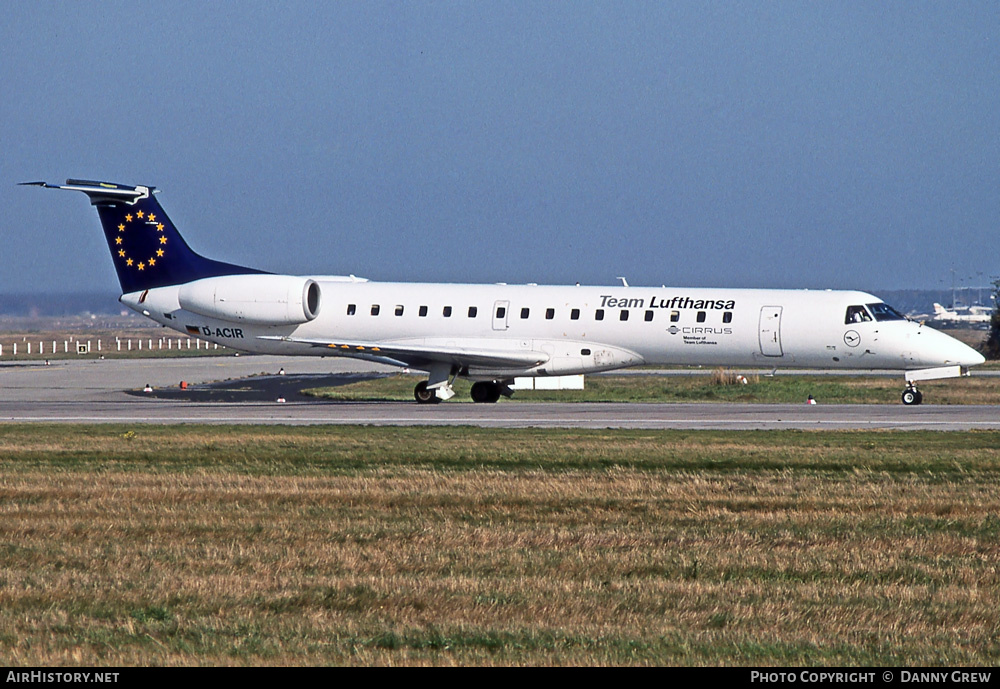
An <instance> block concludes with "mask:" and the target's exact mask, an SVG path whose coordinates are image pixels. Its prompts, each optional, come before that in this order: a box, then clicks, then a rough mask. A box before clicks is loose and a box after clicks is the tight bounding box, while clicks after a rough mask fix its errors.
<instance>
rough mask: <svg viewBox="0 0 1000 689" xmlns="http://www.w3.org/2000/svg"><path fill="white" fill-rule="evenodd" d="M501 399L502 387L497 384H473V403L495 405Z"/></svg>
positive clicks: (483, 382) (484, 382)
mask: <svg viewBox="0 0 1000 689" xmlns="http://www.w3.org/2000/svg"><path fill="white" fill-rule="evenodd" d="M499 399H500V386H499V385H497V384H496V383H487V382H486V381H479V382H478V383H473V384H472V401H473V402H487V403H493V402H496V401H497V400H499Z"/></svg>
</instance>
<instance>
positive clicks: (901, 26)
mask: <svg viewBox="0 0 1000 689" xmlns="http://www.w3.org/2000/svg"><path fill="white" fill-rule="evenodd" d="M0 46H2V48H0V94H2V96H0V152H2V155H0V208H2V214H0V236H2V237H3V252H2V256H3V259H2V263H0V291H3V292H25V291H48V292H52V291H62V290H64V289H66V288H67V287H68V288H72V289H79V290H88V291H93V290H107V291H109V292H110V291H114V290H115V289H117V280H116V278H115V276H114V270H113V268H112V264H111V260H110V257H109V256H108V253H107V247H106V245H105V244H104V240H103V237H102V235H101V232H100V229H99V225H98V223H97V216H96V213H95V212H94V211H93V210H92V209H91V208H90V207H89V205H88V203H87V200H86V198H85V197H84V196H83V195H82V194H69V193H66V192H53V191H46V190H42V189H37V188H31V187H18V186H16V183H17V182H21V181H27V180H45V181H49V182H62V181H63V180H65V179H66V178H68V177H79V178H89V179H103V180H108V181H115V182H121V183H126V184H150V185H154V186H157V187H159V188H160V189H161V190H162V193H161V194H160V196H159V199H160V202H161V203H162V204H163V206H164V208H165V209H166V211H167V212H168V213H169V214H170V216H171V218H172V219H173V220H174V222H175V223H176V224H177V225H178V227H179V228H180V229H181V231H182V233H184V235H185V237H186V239H187V240H188V242H189V243H190V244H191V245H192V246H193V248H195V250H197V251H199V252H201V253H204V254H206V255H209V256H211V257H213V258H218V259H222V260H226V261H230V262H235V263H242V264H247V265H253V266H256V267H260V268H263V269H265V270H269V271H274V272H286V273H297V274H348V273H353V274H357V275H363V276H366V277H369V278H372V279H377V280H419V281H441V282H500V281H503V282H538V283H550V284H551V283H573V282H577V281H579V282H582V283H584V284H611V283H615V282H616V280H615V278H616V276H619V275H624V276H626V277H627V278H628V279H629V282H630V283H631V284H634V285H636V284H647V285H649V284H655V285H659V284H663V283H666V284H667V285H685V286H687V285H690V286H734V287H809V288H827V287H829V288H863V289H869V290H874V291H878V290H879V289H898V288H937V287H941V286H950V284H951V279H952V270H954V271H955V275H956V280H957V282H958V283H959V284H971V283H975V282H980V281H981V282H987V281H989V280H990V279H991V278H992V277H994V276H997V275H1000V255H998V252H997V250H996V241H995V238H996V235H997V231H998V229H1000V228H998V225H1000V222H998V220H1000V81H998V79H1000V3H996V2H930V3H927V2H870V3H863V2H846V1H844V2H736V1H732V2H649V3H646V2H597V3H592V2H447V3H446V2H407V3H397V2H317V3H311V2H280V3H256V2H211V3H205V2H175V1H169V0H167V1H159V2H141V1H140V2H135V1H132V2H99V3H70V2H54V3H53V2H31V3H8V4H7V5H6V6H5V8H4V21H3V22H2V26H0Z"/></svg>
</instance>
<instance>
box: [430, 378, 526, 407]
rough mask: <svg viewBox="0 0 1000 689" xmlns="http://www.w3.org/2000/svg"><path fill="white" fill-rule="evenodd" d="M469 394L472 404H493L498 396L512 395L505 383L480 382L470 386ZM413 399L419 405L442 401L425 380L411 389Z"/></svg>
mask: <svg viewBox="0 0 1000 689" xmlns="http://www.w3.org/2000/svg"><path fill="white" fill-rule="evenodd" d="M453 394H454V393H453ZM471 394H472V401H473V402H477V403H485V404H493V403H495V402H497V401H498V400H499V399H500V395H506V396H507V397H510V396H511V394H513V393H512V392H511V390H510V388H509V387H508V386H507V384H506V383H505V382H502V381H500V382H498V381H485V380H481V381H479V382H477V383H473V384H472V391H471ZM413 397H414V399H416V400H417V402H419V403H420V404H437V403H438V402H440V401H441V400H442V398H441V397H440V396H439V395H438V394H437V390H436V389H434V388H429V387H427V381H426V380H422V381H420V382H419V383H417V387H415V388H414V389H413Z"/></svg>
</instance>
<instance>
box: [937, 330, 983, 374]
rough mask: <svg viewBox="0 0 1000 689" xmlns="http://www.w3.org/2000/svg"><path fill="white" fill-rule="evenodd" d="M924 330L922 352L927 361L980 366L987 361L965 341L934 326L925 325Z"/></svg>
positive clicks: (950, 364) (942, 364)
mask: <svg viewBox="0 0 1000 689" xmlns="http://www.w3.org/2000/svg"><path fill="white" fill-rule="evenodd" d="M924 330H925V332H924V333H923V338H922V341H921V354H922V355H923V357H922V358H923V359H924V361H925V362H927V363H933V364H934V365H936V366H978V365H979V364H981V363H983V362H985V361H986V357H984V356H983V355H982V354H980V353H979V352H977V351H976V350H974V349H973V348H972V347H970V346H969V345H967V344H965V343H964V342H959V341H958V340H956V339H955V338H954V337H951V336H950V335H945V334H944V333H942V332H939V331H937V330H934V329H933V328H927V327H926V326H924Z"/></svg>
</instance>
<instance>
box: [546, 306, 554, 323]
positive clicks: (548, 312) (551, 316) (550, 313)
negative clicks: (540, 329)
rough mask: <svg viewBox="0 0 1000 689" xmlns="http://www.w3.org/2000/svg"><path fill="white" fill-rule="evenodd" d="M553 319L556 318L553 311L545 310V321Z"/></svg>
mask: <svg viewBox="0 0 1000 689" xmlns="http://www.w3.org/2000/svg"><path fill="white" fill-rule="evenodd" d="M555 317H556V310H555V309H545V320H547V321H551V320H552V319H553V318H555Z"/></svg>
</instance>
